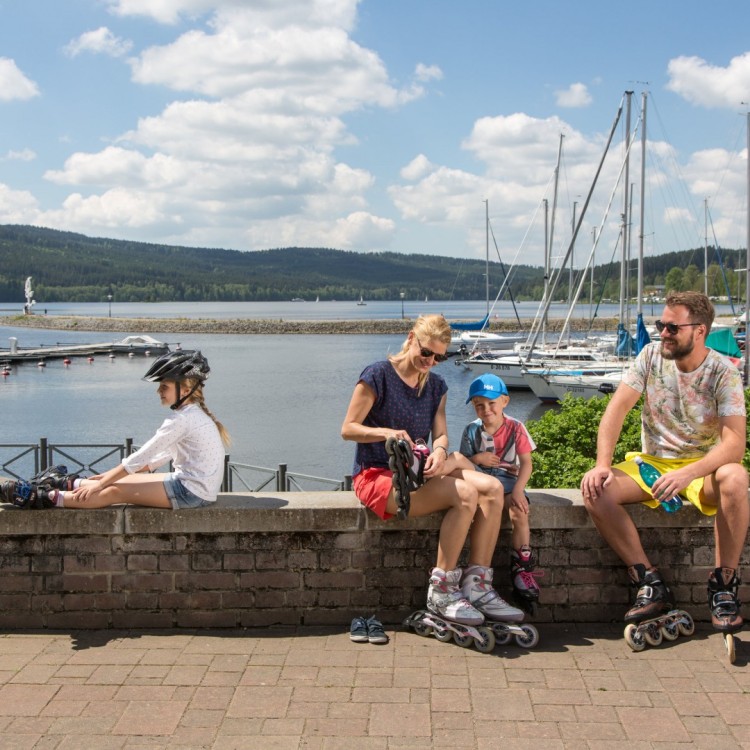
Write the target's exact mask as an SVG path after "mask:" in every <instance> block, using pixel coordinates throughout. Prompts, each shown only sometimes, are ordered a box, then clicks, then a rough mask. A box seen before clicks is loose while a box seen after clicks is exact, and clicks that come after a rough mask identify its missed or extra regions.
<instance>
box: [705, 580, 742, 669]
mask: <svg viewBox="0 0 750 750" xmlns="http://www.w3.org/2000/svg"><path fill="white" fill-rule="evenodd" d="M739 587H740V579H739V575H738V574H737V571H736V570H733V569H731V568H716V570H714V572H713V573H711V575H710V577H709V579H708V606H709V607H710V608H711V624H712V625H713V626H714V628H715V629H716V630H718V631H719V632H720V633H722V634H723V635H724V645H725V646H726V649H727V656H728V657H729V663H730V664H734V659H735V643H734V634H735V633H736V632H738V631H739V630H741V629H742V626H743V624H744V623H743V620H742V615H741V614H740V603H741V602H740V600H739V597H738V594H737V592H738V590H739Z"/></svg>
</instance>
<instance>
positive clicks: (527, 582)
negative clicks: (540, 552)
mask: <svg viewBox="0 0 750 750" xmlns="http://www.w3.org/2000/svg"><path fill="white" fill-rule="evenodd" d="M543 575H544V571H541V570H537V569H536V558H535V557H534V554H533V553H532V551H531V547H529V546H528V545H527V544H524V545H523V546H522V547H521V548H520V549H517V550H511V553H510V580H511V583H512V584H513V600H514V601H515V602H516V604H518V606H519V607H521V609H523V611H524V612H527V613H528V614H530V615H531V616H532V617H533V616H534V615H535V614H536V610H537V607H538V605H539V584H538V583H537V582H536V579H537V578H541V577H542V576H543Z"/></svg>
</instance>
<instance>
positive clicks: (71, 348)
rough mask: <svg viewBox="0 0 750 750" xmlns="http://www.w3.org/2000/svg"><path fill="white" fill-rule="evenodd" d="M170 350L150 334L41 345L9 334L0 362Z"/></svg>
mask: <svg viewBox="0 0 750 750" xmlns="http://www.w3.org/2000/svg"><path fill="white" fill-rule="evenodd" d="M168 351H169V344H165V343H164V342H163V341H158V340H157V339H154V338H151V336H143V335H141V336H127V337H125V338H124V339H122V340H121V341H110V342H104V341H100V342H96V343H93V344H65V343H60V344H54V345H50V346H41V347H20V346H18V342H17V341H16V339H15V338H11V345H10V348H9V349H0V364H2V365H9V364H17V363H23V362H43V361H44V360H47V359H72V358H73V357H96V356H110V355H117V354H126V355H128V356H130V355H132V356H141V357H143V356H146V357H149V356H157V355H160V354H165V353H166V352H168Z"/></svg>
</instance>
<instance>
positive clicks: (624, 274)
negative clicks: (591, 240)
mask: <svg viewBox="0 0 750 750" xmlns="http://www.w3.org/2000/svg"><path fill="white" fill-rule="evenodd" d="M625 96H626V97H627V104H626V107H625V145H626V146H628V145H629V144H630V109H631V103H632V98H633V92H632V91H626V92H625ZM623 185H624V191H623V193H624V200H623V205H622V263H621V264H620V324H621V325H625V297H626V296H627V283H628V282H627V279H628V188H629V185H630V149H628V151H627V153H626V155H625V177H624V180H623Z"/></svg>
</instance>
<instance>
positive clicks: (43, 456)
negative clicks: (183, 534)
mask: <svg viewBox="0 0 750 750" xmlns="http://www.w3.org/2000/svg"><path fill="white" fill-rule="evenodd" d="M137 449H138V446H136V445H135V444H134V443H133V439H132V438H126V439H125V441H124V442H123V443H51V442H50V441H49V440H48V439H47V438H40V439H39V443H0V474H2V475H3V476H6V477H13V478H14V479H28V478H29V477H32V476H34V475H36V474H38V473H39V472H41V471H44V470H45V469H47V468H48V467H50V466H55V465H57V464H64V465H65V466H66V467H67V470H68V472H69V473H71V474H86V473H92V474H100V473H102V472H103V471H106V470H107V469H109V468H111V467H112V466H113V465H115V464H116V463H118V462H121V461H122V460H123V458H125V457H126V456H129V455H130V454H131V453H133V451H135V450H137ZM252 475H256V476H255V478H253V476H252ZM351 486H352V480H351V477H350V476H345V477H344V479H343V480H338V479H329V478H328V477H317V476H314V475H312V474H303V473H301V472H294V471H289V468H288V466H287V464H279V465H278V467H277V468H276V469H270V468H268V467H265V466H253V465H251V464H243V463H238V462H235V461H232V460H231V459H230V457H229V456H226V457H225V459H224V478H223V480H222V484H221V492H239V491H242V490H247V491H248V492H259V491H260V490H263V489H272V490H273V491H275V492H295V491H296V492H305V491H309V490H313V489H328V490H333V491H341V490H350V489H351Z"/></svg>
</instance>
